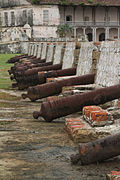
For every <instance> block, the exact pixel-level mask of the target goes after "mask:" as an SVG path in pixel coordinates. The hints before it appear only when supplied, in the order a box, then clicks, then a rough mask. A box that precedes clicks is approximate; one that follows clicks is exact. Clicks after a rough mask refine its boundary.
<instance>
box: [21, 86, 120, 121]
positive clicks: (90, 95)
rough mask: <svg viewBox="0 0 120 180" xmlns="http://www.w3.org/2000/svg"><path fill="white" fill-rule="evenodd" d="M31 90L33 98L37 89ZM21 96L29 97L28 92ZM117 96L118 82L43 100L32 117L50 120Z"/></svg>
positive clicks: (118, 91)
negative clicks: (113, 84)
mask: <svg viewBox="0 0 120 180" xmlns="http://www.w3.org/2000/svg"><path fill="white" fill-rule="evenodd" d="M51 84H52V83H51ZM31 90H32V91H33V92H34V95H33V98H35V93H37V89H36V91H34V89H31ZM44 90H45V89H44ZM39 92H40V91H39ZM29 93H30V91H29ZM45 93H46V92H45ZM23 96H25V97H30V94H27V95H23ZM31 97H32V96H31ZM31 97H30V98H31ZM118 98H120V84H118V85H115V86H110V87H106V88H100V89H96V90H93V91H91V92H86V93H81V94H77V95H72V96H68V97H64V98H60V99H58V100H56V101H49V102H43V103H42V104H41V110H40V111H35V112H33V117H34V118H35V119H37V118H38V117H39V116H42V117H43V118H44V119H45V120H46V121H48V122H50V121H52V120H53V119H56V118H60V117H64V116H67V115H69V114H72V113H76V112H79V111H81V110H82V108H83V107H84V106H89V105H99V104H104V103H106V102H109V101H112V100H114V99H118ZM33 100H34V99H33Z"/></svg>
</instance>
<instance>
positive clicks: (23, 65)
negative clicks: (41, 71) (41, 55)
mask: <svg viewBox="0 0 120 180" xmlns="http://www.w3.org/2000/svg"><path fill="white" fill-rule="evenodd" d="M36 61H37V62H36ZM45 65H51V63H47V64H46V63H45V59H43V60H39V61H38V60H33V61H30V60H27V61H25V62H24V61H23V62H18V63H15V64H14V66H13V67H11V69H10V70H8V72H9V74H10V75H11V74H14V73H15V72H17V71H23V70H27V69H29V68H32V67H40V66H45Z"/></svg>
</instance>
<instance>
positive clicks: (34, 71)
mask: <svg viewBox="0 0 120 180" xmlns="http://www.w3.org/2000/svg"><path fill="white" fill-rule="evenodd" d="M61 68H62V64H54V65H49V66H43V67H37V68H32V69H28V70H27V71H25V72H24V73H18V75H19V76H31V75H35V74H37V73H38V72H40V71H50V70H58V69H61Z"/></svg>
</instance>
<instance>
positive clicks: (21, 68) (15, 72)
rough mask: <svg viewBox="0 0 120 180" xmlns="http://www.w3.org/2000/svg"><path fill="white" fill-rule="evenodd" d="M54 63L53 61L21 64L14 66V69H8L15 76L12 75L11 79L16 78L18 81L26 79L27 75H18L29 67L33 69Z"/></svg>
mask: <svg viewBox="0 0 120 180" xmlns="http://www.w3.org/2000/svg"><path fill="white" fill-rule="evenodd" d="M49 65H52V62H47V63H38V64H30V65H28V66H27V65H24V66H22V65H20V66H18V67H17V68H16V69H15V68H14V69H13V70H8V72H9V74H13V76H11V77H10V79H11V80H13V79H16V81H17V80H18V81H20V80H21V81H24V79H25V80H26V79H27V77H26V76H22V77H21V76H17V74H18V72H20V73H24V72H25V71H26V70H28V69H32V68H34V67H45V66H49Z"/></svg>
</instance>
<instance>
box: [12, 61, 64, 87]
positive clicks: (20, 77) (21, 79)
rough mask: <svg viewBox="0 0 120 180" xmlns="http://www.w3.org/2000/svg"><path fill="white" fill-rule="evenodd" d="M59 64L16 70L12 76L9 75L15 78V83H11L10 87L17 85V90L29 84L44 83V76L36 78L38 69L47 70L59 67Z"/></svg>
mask: <svg viewBox="0 0 120 180" xmlns="http://www.w3.org/2000/svg"><path fill="white" fill-rule="evenodd" d="M61 67H62V65H61V64H56V65H49V66H43V67H37V68H32V69H28V70H26V71H18V72H16V73H15V74H14V76H11V79H12V80H13V79H15V80H16V81H17V83H13V84H12V87H13V88H16V87H18V89H19V90H23V89H26V88H28V87H29V86H35V85H37V84H42V83H45V79H44V77H43V78H42V77H41V78H40V79H39V78H38V71H39V70H41V71H47V70H51V69H53V70H54V69H55V70H57V69H61Z"/></svg>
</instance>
